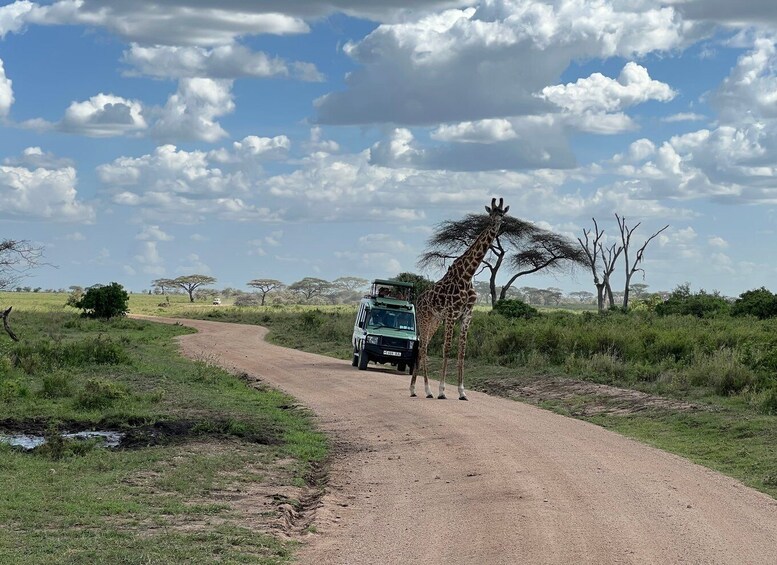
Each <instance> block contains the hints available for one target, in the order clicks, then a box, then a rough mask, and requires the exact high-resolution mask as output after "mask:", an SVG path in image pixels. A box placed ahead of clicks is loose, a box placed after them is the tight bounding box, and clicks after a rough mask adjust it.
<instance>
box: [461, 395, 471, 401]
mask: <svg viewBox="0 0 777 565" xmlns="http://www.w3.org/2000/svg"><path fill="white" fill-rule="evenodd" d="M459 400H469V398H467V397H466V396H464V395H463V394H462V395H461V396H460V397H459Z"/></svg>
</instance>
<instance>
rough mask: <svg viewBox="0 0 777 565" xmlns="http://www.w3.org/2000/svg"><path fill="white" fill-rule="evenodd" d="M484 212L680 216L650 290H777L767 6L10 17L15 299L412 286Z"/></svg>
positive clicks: (578, 225) (87, 4)
mask: <svg viewBox="0 0 777 565" xmlns="http://www.w3.org/2000/svg"><path fill="white" fill-rule="evenodd" d="M492 197H497V198H499V197H502V198H504V200H505V204H507V205H509V206H510V212H509V213H510V214H511V215H514V216H515V217H519V218H521V219H524V220H528V221H531V222H534V223H536V224H537V225H539V226H540V227H543V228H546V229H551V230H554V231H556V232H558V233H561V234H563V235H565V236H568V237H570V238H572V239H573V240H576V239H577V238H578V237H581V236H582V234H583V230H584V229H590V228H591V227H592V218H596V220H597V222H598V223H599V225H600V227H603V228H604V230H605V234H606V238H608V239H607V241H608V242H615V238H616V236H618V235H619V234H618V229H617V224H616V223H615V217H614V214H616V213H617V214H618V215H619V216H621V217H625V218H626V221H627V223H628V225H630V226H634V225H636V224H638V223H639V224H640V225H639V227H638V228H637V230H636V231H635V232H634V236H633V241H634V242H635V244H636V246H638V245H641V243H642V242H643V241H644V240H645V239H646V238H648V237H649V236H650V235H651V234H653V233H654V232H656V231H658V230H659V229H660V228H662V227H663V226H665V225H667V224H668V225H669V228H668V229H667V230H666V231H664V232H663V233H661V234H660V235H659V236H658V237H657V238H656V239H655V240H654V241H653V242H652V243H651V244H650V246H649V247H648V249H647V251H646V253H645V261H644V263H643V266H644V269H645V273H644V280H643V279H642V276H641V274H638V275H636V276H635V278H634V279H633V280H632V282H644V283H645V284H648V285H649V288H648V290H653V291H658V290H669V289H671V288H674V287H675V286H677V285H678V284H682V283H685V282H689V283H690V284H691V287H692V289H694V290H697V289H706V290H708V291H711V290H719V291H720V292H722V293H724V294H726V295H729V296H737V295H739V294H740V293H742V292H743V291H745V290H748V289H752V288H757V287H760V286H766V287H767V288H771V289H772V290H777V245H775V236H776V233H777V4H775V2H774V1H773V0H743V1H740V2H736V3H734V2H730V0H669V1H665V2H657V1H653V0H649V1H648V0H591V1H584V0H554V1H547V2H539V1H533V0H479V1H466V0H464V1H456V0H385V1H378V0H295V1H294V2H289V1H287V0H286V1H285V0H221V1H218V2H216V1H206V0H167V1H165V2H150V1H147V0H122V2H108V1H105V0H102V1H101V0H59V1H53V2H33V1H29V0H18V1H15V2H11V3H8V2H6V3H3V4H0V237H1V238H3V239H6V238H10V239H23V240H29V241H32V242H35V243H36V244H38V245H41V246H42V247H43V248H44V249H45V260H46V263H47V265H46V266H42V267H40V268H37V269H35V270H34V271H33V272H32V273H31V276H30V277H29V278H27V279H26V281H25V283H24V284H25V285H30V286H33V287H43V288H67V287H68V286H70V285H80V286H90V285H92V284H95V283H103V284H107V283H109V282H113V281H115V282H119V283H121V284H122V285H124V286H125V287H126V288H127V289H129V290H132V291H142V290H144V289H148V288H150V287H151V281H152V280H154V279H157V278H174V277H177V276H181V275H188V274H206V275H210V276H213V277H215V278H216V279H217V283H216V287H218V288H224V287H233V288H239V289H248V287H246V283H247V282H248V281H250V280H252V279H256V278H272V279H278V280H281V281H282V282H284V283H287V284H290V283H292V282H294V281H297V280H299V279H301V278H303V277H307V276H313V277H318V278H323V279H326V280H333V279H335V278H338V277H342V276H358V277H363V278H365V279H372V278H376V277H389V276H393V275H396V274H398V273H400V272H403V271H411V272H420V270H419V268H418V267H417V264H416V261H417V259H418V257H419V255H420V254H421V253H422V252H423V250H424V248H425V244H426V241H427V238H428V237H429V236H430V234H431V233H432V230H433V229H434V227H435V226H436V225H437V224H439V223H440V222H441V221H444V220H449V219H458V218H461V217H463V216H464V215H466V214H469V213H480V212H484V206H485V205H487V204H489V203H490V201H491V198H492ZM622 270H623V266H622V265H621V266H619V268H618V270H617V271H616V274H615V275H614V281H613V286H614V287H615V288H616V289H617V288H618V286H619V285H621V284H622V280H623V276H622V273H621V271H622ZM423 273H424V274H426V275H427V276H429V277H431V278H433V279H436V278H439V277H440V276H441V274H442V273H441V272H435V271H423ZM506 275H507V273H505V277H503V279H504V278H506ZM518 284H519V286H533V287H548V286H553V287H559V288H562V289H564V290H565V291H567V292H572V291H576V290H588V291H593V290H594V286H593V283H592V280H591V275H590V273H589V272H586V271H584V270H577V271H576V272H575V273H572V274H564V275H557V276H555V277H553V276H543V275H533V276H529V277H524V278H523V279H519V283H518Z"/></svg>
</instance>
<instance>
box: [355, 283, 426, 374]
mask: <svg viewBox="0 0 777 565" xmlns="http://www.w3.org/2000/svg"><path fill="white" fill-rule="evenodd" d="M412 293H413V285H412V284H411V283H405V282H399V281H389V280H383V279H375V280H374V281H373V283H372V287H371V289H370V293H369V294H367V295H366V296H365V297H364V298H362V299H361V302H360V303H359V310H358V312H357V313H356V321H355V322H354V325H353V338H352V345H353V363H352V364H353V366H354V367H359V370H361V371H363V370H364V369H366V368H367V363H369V362H370V361H372V362H373V363H381V364H388V365H394V366H396V368H397V370H399V371H405V370H407V369H409V372H410V373H412V372H413V367H414V365H415V361H416V355H417V353H418V334H417V333H416V324H415V306H413V302H412V300H413V295H412Z"/></svg>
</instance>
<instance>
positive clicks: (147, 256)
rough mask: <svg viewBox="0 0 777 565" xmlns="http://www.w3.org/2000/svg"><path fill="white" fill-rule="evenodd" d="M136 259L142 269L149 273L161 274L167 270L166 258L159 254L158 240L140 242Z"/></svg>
mask: <svg viewBox="0 0 777 565" xmlns="http://www.w3.org/2000/svg"><path fill="white" fill-rule="evenodd" d="M134 259H135V261H136V262H137V263H139V265H140V270H141V271H142V272H143V273H146V274H148V275H155V276H161V275H164V274H165V272H166V269H165V260H164V259H163V258H162V256H161V255H160V254H159V249H158V248H157V242H156V241H143V242H141V243H140V244H139V247H138V251H137V253H136V254H135V256H134Z"/></svg>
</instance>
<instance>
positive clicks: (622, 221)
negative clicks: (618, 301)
mask: <svg viewBox="0 0 777 565" xmlns="http://www.w3.org/2000/svg"><path fill="white" fill-rule="evenodd" d="M615 219H616V220H617V221H618V229H619V230H620V232H621V243H622V246H623V259H624V261H625V263H626V265H625V267H626V285H625V287H624V289H623V308H624V309H625V308H628V307H629V291H630V289H631V288H632V287H631V277H633V276H634V273H636V272H637V271H642V276H643V277H644V275H645V270H644V269H642V268H640V267H639V264H640V263H642V260H643V259H644V256H645V249H646V248H647V246H648V243H650V242H651V241H652V240H653V239H654V238H655V237H657V236H658V234H660V233H661V232H662V231H664V230H665V229H667V228H668V227H669V224H667V225H665V226H664V227H663V228H661V229H660V230H658V231H657V232H656V233H654V234H653V235H651V236H650V237H649V238H647V240H646V241H645V243H643V244H642V247H640V248H639V249H638V250H637V254H636V257H635V258H634V262H633V263H629V246H630V245H631V234H633V233H634V230H636V229H637V228H638V227H639V225H640V223H641V222H638V223H637V224H636V225H635V226H634V227H633V228H629V227H628V226H627V225H626V218H625V217H624V218H621V217H619V216H618V214H615ZM634 286H636V285H634Z"/></svg>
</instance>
